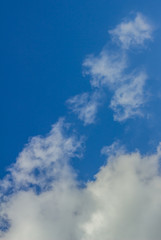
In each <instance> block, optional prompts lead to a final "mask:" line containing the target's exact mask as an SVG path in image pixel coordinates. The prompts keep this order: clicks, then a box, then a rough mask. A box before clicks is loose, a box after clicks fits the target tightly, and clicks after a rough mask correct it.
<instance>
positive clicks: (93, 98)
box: [67, 91, 101, 125]
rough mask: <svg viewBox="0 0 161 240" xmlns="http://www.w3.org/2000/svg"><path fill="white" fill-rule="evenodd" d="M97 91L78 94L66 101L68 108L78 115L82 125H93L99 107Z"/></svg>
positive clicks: (99, 96) (99, 101) (98, 93)
mask: <svg viewBox="0 0 161 240" xmlns="http://www.w3.org/2000/svg"><path fill="white" fill-rule="evenodd" d="M100 99H101V95H100V92H99V91H95V92H93V93H91V94H90V93H82V94H78V95H76V96H74V97H72V98H70V99H68V100H67V104H68V106H69V108H70V109H71V110H72V111H73V112H74V113H76V114H77V115H78V118H79V119H80V120H82V121H83V122H84V125H88V124H91V123H95V120H96V114H97V111H98V107H99V105H101V100H100Z"/></svg>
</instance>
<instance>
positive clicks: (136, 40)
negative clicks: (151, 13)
mask: <svg viewBox="0 0 161 240" xmlns="http://www.w3.org/2000/svg"><path fill="white" fill-rule="evenodd" d="M152 32H153V27H152V25H151V24H150V23H148V21H147V20H146V19H145V17H144V16H143V15H142V14H140V13H137V15H136V17H135V18H134V19H133V20H127V21H124V22H121V23H120V24H119V25H117V26H116V28H115V29H113V30H111V31H109V33H110V34H111V35H112V37H113V40H114V41H116V42H118V43H120V44H121V46H122V47H123V48H124V49H128V48H130V47H131V46H136V45H143V44H144V42H145V40H151V39H152Z"/></svg>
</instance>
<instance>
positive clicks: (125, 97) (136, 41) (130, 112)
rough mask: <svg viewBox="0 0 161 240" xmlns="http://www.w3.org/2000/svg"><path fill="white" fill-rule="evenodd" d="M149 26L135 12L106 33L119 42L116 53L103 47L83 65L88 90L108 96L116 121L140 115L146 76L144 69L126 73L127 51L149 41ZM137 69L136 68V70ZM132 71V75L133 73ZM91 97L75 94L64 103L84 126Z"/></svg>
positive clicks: (94, 102)
mask: <svg viewBox="0 0 161 240" xmlns="http://www.w3.org/2000/svg"><path fill="white" fill-rule="evenodd" d="M152 32H153V27H152V25H151V24H149V23H148V21H147V20H146V19H145V17H144V16H143V15H142V14H140V13H137V14H136V16H135V18H134V19H132V20H127V21H123V22H121V23H120V24H119V25H118V26H116V28H115V29H114V30H111V31H109V33H110V34H111V35H112V37H113V39H114V40H115V41H116V42H117V43H118V42H119V43H120V48H119V49H117V50H114V49H110V51H109V50H107V49H108V48H107V46H106V48H104V49H103V50H102V51H101V52H100V53H99V54H98V56H94V55H89V56H87V57H86V59H85V60H84V62H83V67H84V71H83V73H84V75H89V76H90V83H91V87H92V91H93V92H94V94H95V91H100V90H101V91H102V92H104V93H106V92H107V89H108V90H110V91H111V93H112V95H113V96H112V99H111V101H110V103H109V107H110V108H111V109H112V110H113V111H114V119H115V120H116V121H120V122H121V121H124V120H126V119H128V118H133V117H135V116H143V112H142V109H143V108H142V107H143V105H144V104H145V102H146V100H147V98H146V95H145V91H144V86H145V84H146V79H147V77H148V76H147V74H146V72H145V71H144V70H139V71H137V70H136V69H133V70H132V71H131V72H130V71H129V60H128V51H127V50H128V49H129V48H130V47H133V46H135V47H136V46H143V45H144V42H145V40H151V39H152ZM139 68H140V67H139ZM134 72H135V74H134ZM94 94H92V95H91V94H88V93H84V94H82V95H77V96H75V97H73V98H71V99H70V100H68V102H69V103H70V104H69V106H70V108H71V109H72V110H73V112H75V113H76V114H77V115H78V118H79V119H80V120H82V121H83V122H84V124H85V125H87V124H90V123H94V121H95V118H96V114H97V112H98V107H99V101H100V98H97V97H93V96H95V95H94Z"/></svg>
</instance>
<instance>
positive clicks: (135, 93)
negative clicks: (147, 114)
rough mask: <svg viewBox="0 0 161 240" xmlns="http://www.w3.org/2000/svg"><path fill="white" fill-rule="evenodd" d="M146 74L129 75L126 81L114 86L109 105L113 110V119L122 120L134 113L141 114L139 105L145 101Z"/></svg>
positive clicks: (134, 114)
mask: <svg viewBox="0 0 161 240" xmlns="http://www.w3.org/2000/svg"><path fill="white" fill-rule="evenodd" d="M146 79H147V75H146V74H145V73H144V72H140V73H137V75H134V76H133V75H132V76H129V81H128V78H127V80H126V82H125V83H124V84H122V85H120V86H119V87H118V88H116V90H115V93H114V96H113V98H112V100H111V103H110V107H111V108H112V109H113V110H114V119H115V120H116V121H123V120H125V119H128V118H130V117H133V116H136V115H140V116H141V115H142V111H141V110H142V109H141V107H142V106H143V104H144V103H145V93H144V85H145V81H146Z"/></svg>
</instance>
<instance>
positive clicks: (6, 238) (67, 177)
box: [0, 122, 161, 240]
mask: <svg viewBox="0 0 161 240" xmlns="http://www.w3.org/2000/svg"><path fill="white" fill-rule="evenodd" d="M63 128H64V127H63V125H62V123H60V122H58V123H57V124H56V125H54V127H53V129H52V131H51V132H50V134H49V135H48V136H47V137H45V138H42V137H41V138H40V137H36V139H37V140H36V141H35V140H33V139H32V140H31V142H30V143H29V144H28V146H27V147H26V148H24V150H23V151H22V153H21V154H20V156H19V158H18V159H17V162H16V163H15V165H13V166H12V167H11V168H10V181H12V191H11V192H9V193H7V194H5V192H6V191H4V189H3V191H2V193H3V195H4V196H3V198H2V196H1V199H2V200H1V205H0V210H1V214H0V216H1V218H0V219H1V235H0V239H3V240H28V239H30V240H44V239H45V240H53V239H61V240H91V239H94V240H98V239H100V238H101V239H102V240H112V239H113V240H129V239H130V240H152V239H155V240H160V236H161V229H160V221H161V212H160V209H161V175H160V172H159V164H160V156H161V145H159V147H158V149H157V152H156V153H155V154H153V155H147V156H141V155H140V153H139V152H137V151H136V152H134V153H127V152H126V151H125V150H124V148H119V147H118V145H117V144H113V145H112V146H111V147H110V148H109V147H104V149H103V153H104V154H107V155H108V156H107V164H106V165H105V166H102V167H101V169H100V170H99V172H98V173H97V174H96V176H95V180H93V181H90V182H87V183H86V186H85V187H84V188H82V187H80V184H79V182H78V181H77V180H76V174H75V172H74V170H73V169H72V167H71V166H70V161H69V160H70V158H73V157H75V156H78V152H79V151H80V150H79V149H80V145H81V143H80V140H78V138H76V137H75V136H73V135H69V134H66V133H65V132H64V130H62V129H63ZM51 137H52V139H53V140H52V142H53V143H52V144H51V142H50V138H51ZM34 139H35V138H34ZM38 139H39V140H38ZM40 139H41V140H40ZM56 139H57V141H56ZM48 140H49V141H48ZM40 141H41V147H40V144H39V142H40ZM116 146H117V147H116ZM49 149H50V150H49ZM27 152H28V153H29V154H27ZM31 152H32V153H31ZM40 153H41V154H40ZM26 154H27V155H26ZM24 155H26V156H27V157H26V158H25V157H24ZM33 155H34V157H33ZM52 159H53V160H52ZM36 160H37V161H39V164H38V163H36V164H35V162H34V161H36ZM24 162H26V164H24ZM31 162H33V164H32V166H31ZM28 163H29V164H28ZM53 163H54V164H53ZM17 165H18V166H21V167H19V168H17ZM28 165H30V167H28ZM35 166H36V168H37V167H38V166H39V168H40V169H41V171H43V169H45V174H44V176H43V177H42V178H41V177H40V176H37V174H35V175H34V176H32V175H33V174H32V171H33V170H34V169H35ZM47 166H50V167H49V168H48V167H47ZM20 169H21V171H22V172H23V174H24V179H26V183H25V182H24V181H22V182H21V183H20V179H18V178H15V175H16V173H15V172H16V171H18V172H19V171H20ZM29 169H30V170H29ZM13 172H14V175H13V174H12V173H13ZM18 172H17V174H18ZM51 172H52V179H51V181H50V184H49V187H45V188H44V182H46V184H47V183H49V180H48V176H51ZM42 175H43V174H42ZM31 176H32V177H31ZM33 179H34V180H33ZM42 179H43V188H42ZM4 181H5V180H4ZM2 183H3V181H2V182H1V185H2ZM29 183H30V184H29ZM10 184H11V183H10ZM35 184H36V185H37V186H40V188H41V190H40V191H37V190H36V189H35ZM23 185H25V186H24V188H23ZM26 185H27V187H26ZM8 186H9V185H8ZM5 190H6V189H5Z"/></svg>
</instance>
